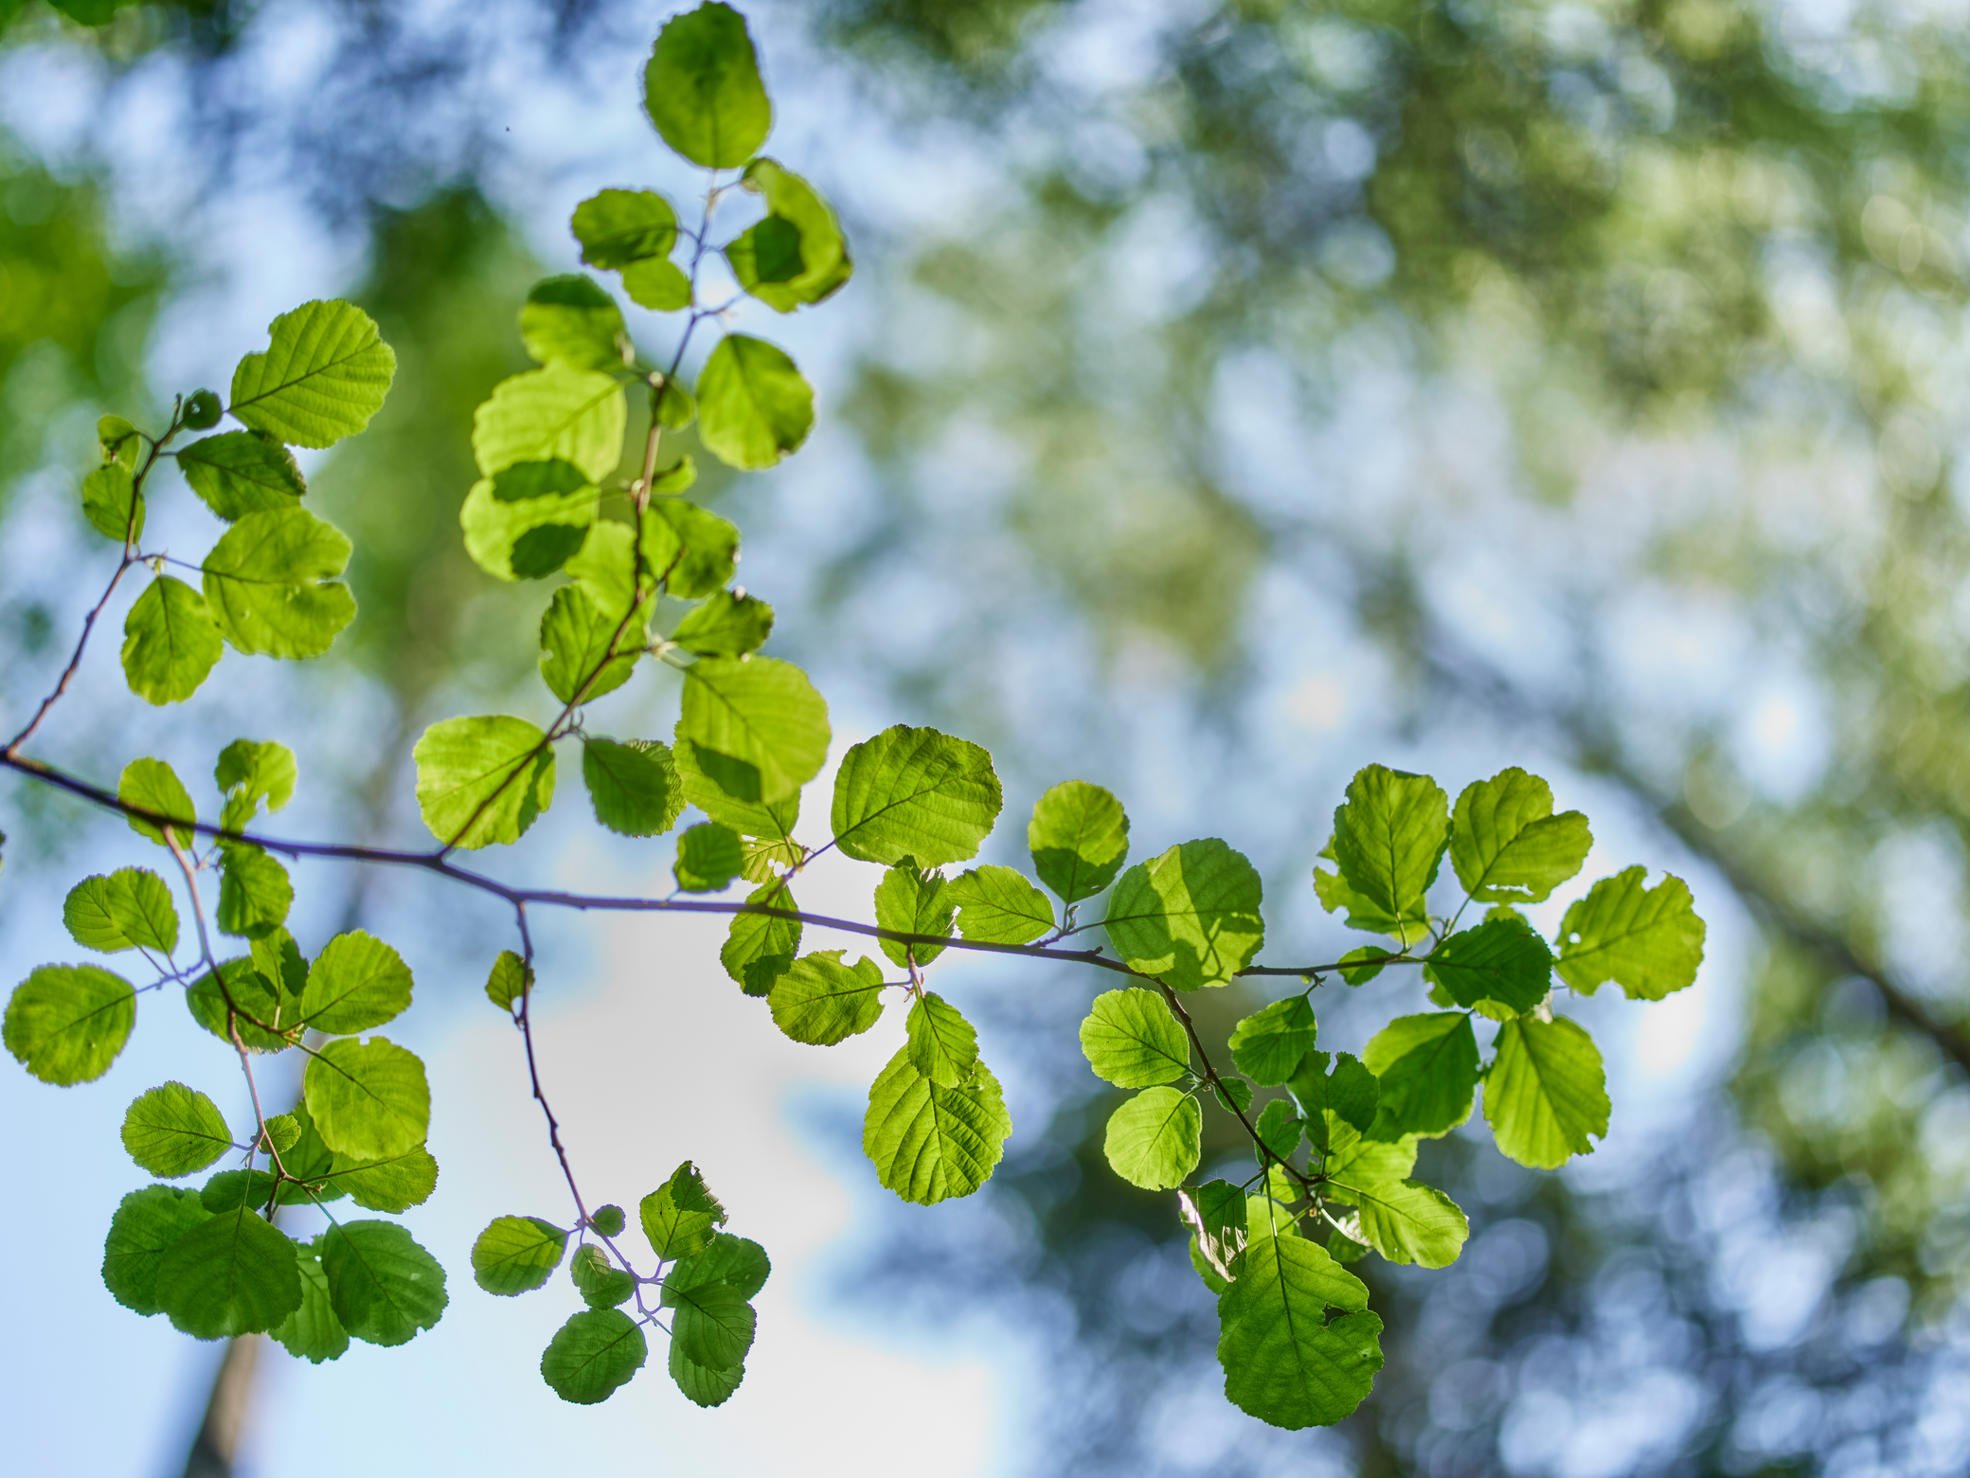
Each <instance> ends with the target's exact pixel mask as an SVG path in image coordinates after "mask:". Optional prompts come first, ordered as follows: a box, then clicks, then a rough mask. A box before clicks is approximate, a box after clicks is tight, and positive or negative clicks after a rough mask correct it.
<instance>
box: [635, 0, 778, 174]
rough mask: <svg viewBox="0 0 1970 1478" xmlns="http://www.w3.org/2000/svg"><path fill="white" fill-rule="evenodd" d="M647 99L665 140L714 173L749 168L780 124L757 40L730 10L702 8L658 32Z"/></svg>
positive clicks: (652, 118) (645, 87)
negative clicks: (756, 52)
mask: <svg viewBox="0 0 1970 1478" xmlns="http://www.w3.org/2000/svg"><path fill="white" fill-rule="evenodd" d="M643 102H644V106H645V107H646V108H648V109H649V113H650V121H651V122H652V123H654V124H655V125H656V128H657V132H658V133H659V134H661V135H662V136H663V141H664V142H665V143H666V144H669V145H670V147H671V148H673V149H675V150H676V151H677V152H678V153H679V154H682V155H683V156H684V157H685V158H686V159H688V160H690V161H691V162H692V163H693V164H702V165H704V166H705V167H706V168H707V169H734V168H737V167H738V166H739V165H741V164H744V163H745V162H746V161H747V160H748V159H750V158H752V156H753V155H754V154H756V153H758V152H759V146H760V145H761V144H763V143H765V142H766V134H767V130H769V129H770V128H771V127H772V126H773V106H772V104H771V103H769V102H768V101H767V100H766V88H765V85H764V84H763V83H761V82H760V80H759V59H758V57H757V56H755V55H754V53H753V49H752V37H750V36H749V35H747V34H746V23H745V21H744V19H742V18H741V17H740V15H739V13H738V12H737V11H735V10H733V9H732V8H731V7H729V6H725V5H718V4H708V5H700V6H699V7H698V8H697V9H696V10H692V11H687V12H685V13H684V14H683V15H680V16H676V17H674V18H673V19H672V20H670V21H669V22H667V23H666V24H665V26H664V28H663V30H661V31H659V32H658V33H657V44H656V48H655V49H654V50H653V51H652V52H651V53H650V61H649V65H648V66H647V67H646V68H645V69H644V73H643Z"/></svg>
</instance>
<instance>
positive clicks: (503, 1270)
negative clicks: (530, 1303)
mask: <svg viewBox="0 0 1970 1478" xmlns="http://www.w3.org/2000/svg"><path fill="white" fill-rule="evenodd" d="M567 1245H568V1234H567V1233H566V1232H564V1231H562V1230H561V1229H560V1228H559V1227H557V1226H555V1225H554V1224H553V1223H552V1222H547V1221H542V1220H541V1219H540V1218H539V1217H537V1216H496V1217H494V1218H493V1219H492V1221H491V1222H490V1223H489V1224H488V1225H487V1227H486V1229H485V1230H484V1231H483V1232H481V1233H479V1239H478V1240H477V1241H476V1242H474V1243H473V1244H472V1277H473V1279H474V1281H476V1282H477V1283H478V1285H479V1286H480V1287H481V1288H483V1289H485V1291H486V1292H488V1293H494V1294H498V1295H499V1296H500V1297H501V1298H511V1297H513V1296H514V1295H516V1294H521V1293H530V1292H532V1291H533V1290H534V1289H536V1288H540V1287H542V1286H544V1285H545V1284H546V1282H547V1280H548V1279H549V1278H551V1277H553V1276H554V1270H555V1269H556V1268H557V1267H559V1266H560V1265H561V1253H562V1251H563V1249H565V1248H566V1247H567Z"/></svg>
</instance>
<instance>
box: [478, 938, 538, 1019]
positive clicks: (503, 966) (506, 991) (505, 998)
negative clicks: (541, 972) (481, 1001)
mask: <svg viewBox="0 0 1970 1478" xmlns="http://www.w3.org/2000/svg"><path fill="white" fill-rule="evenodd" d="M533 974H534V972H533V967H532V966H531V965H529V964H527V962H526V961H525V960H523V959H521V958H520V957H519V956H518V955H516V954H514V953H513V951H512V950H510V949H503V950H501V951H500V952H499V957H498V958H497V959H495V960H494V961H493V966H492V971H491V973H490V974H488V975H487V976H486V999H487V1000H489V1001H491V1002H492V1003H493V1004H494V1005H495V1006H497V1007H499V1008H500V1010H502V1011H511V1010H512V1009H513V1003H514V1002H515V1001H518V1000H519V999H520V998H521V997H522V996H524V995H525V994H526V993H527V987H528V986H530V985H532V984H533Z"/></svg>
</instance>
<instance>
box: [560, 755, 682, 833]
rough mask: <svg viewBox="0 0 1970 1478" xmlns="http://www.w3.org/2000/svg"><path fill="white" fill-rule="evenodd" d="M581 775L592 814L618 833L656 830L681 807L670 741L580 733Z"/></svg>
mask: <svg viewBox="0 0 1970 1478" xmlns="http://www.w3.org/2000/svg"><path fill="white" fill-rule="evenodd" d="M581 778H582V783H583V784H584V785H586V786H587V787H588V800H589V804H590V805H592V806H593V807H594V808H595V819H596V820H597V821H599V822H601V823H602V825H604V826H606V827H608V828H609V830H610V831H613V832H619V833H620V834H621V835H623V836H631V837H653V836H661V835H662V834H663V833H664V832H667V831H669V830H670V829H671V827H673V826H675V825H676V824H677V817H678V813H680V812H681V811H682V810H683V809H684V790H683V787H682V785H681V784H680V783H679V781H678V778H677V765H676V762H675V761H674V760H673V759H672V758H671V754H670V746H669V745H667V744H660V743H658V742H657V741H656V740H654V739H628V740H617V739H591V738H588V737H586V736H584V737H583V739H582V741H581Z"/></svg>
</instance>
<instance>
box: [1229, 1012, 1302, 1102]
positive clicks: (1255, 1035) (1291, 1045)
mask: <svg viewBox="0 0 1970 1478" xmlns="http://www.w3.org/2000/svg"><path fill="white" fill-rule="evenodd" d="M1314 1034H1315V1027H1314V1019H1313V1007H1312V1006H1310V1005H1309V1004H1308V1003H1307V999H1306V997H1305V996H1288V997H1287V998H1286V999H1285V1000H1283V1001H1274V1002H1273V1003H1272V1004H1271V1005H1270V1006H1266V1007H1264V1008H1263V1009H1261V1010H1258V1011H1255V1012H1253V1013H1252V1014H1251V1015H1250V1016H1247V1017H1246V1018H1245V1019H1244V1020H1243V1021H1241V1022H1239V1023H1238V1024H1237V1025H1236V1026H1234V1027H1233V1028H1232V1029H1231V1042H1230V1045H1231V1060H1232V1061H1233V1062H1234V1063H1236V1064H1237V1065H1238V1071H1240V1072H1241V1073H1243V1074H1244V1075H1245V1076H1246V1077H1248V1078H1250V1079H1251V1080H1252V1081H1253V1082H1255V1083H1267V1084H1273V1083H1283V1082H1285V1081H1286V1080H1287V1079H1288V1078H1290V1077H1292V1076H1293V1074H1294V1073H1296V1072H1298V1071H1299V1067H1300V1063H1301V1061H1302V1060H1303V1059H1304V1058H1305V1057H1306V1055H1307V1053H1309V1052H1311V1051H1313V1042H1314Z"/></svg>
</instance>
